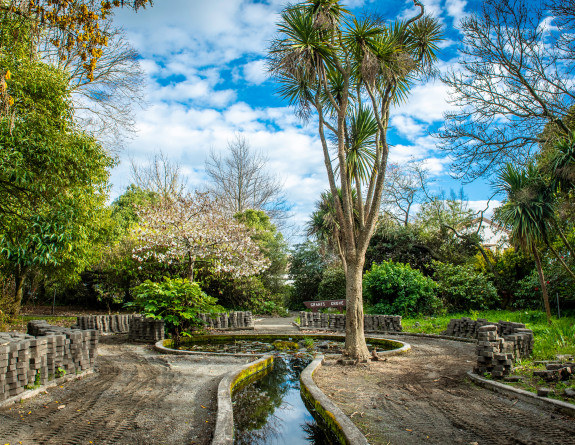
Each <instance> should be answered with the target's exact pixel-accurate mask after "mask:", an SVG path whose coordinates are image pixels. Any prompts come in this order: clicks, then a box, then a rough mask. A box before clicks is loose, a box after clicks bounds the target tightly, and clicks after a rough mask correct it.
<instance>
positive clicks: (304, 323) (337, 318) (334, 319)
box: [300, 312, 403, 332]
mask: <svg viewBox="0 0 575 445" xmlns="http://www.w3.org/2000/svg"><path fill="white" fill-rule="evenodd" d="M363 323H364V330H365V332H401V331H402V329H403V328H402V326H401V317H400V316H399V315H365V316H364V319H363ZM300 326H301V327H302V328H307V329H329V330H332V331H345V315H343V314H326V313H319V312H300Z"/></svg>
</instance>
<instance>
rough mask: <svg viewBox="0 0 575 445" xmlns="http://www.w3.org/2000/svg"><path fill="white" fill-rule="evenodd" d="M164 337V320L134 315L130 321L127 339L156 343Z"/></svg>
mask: <svg viewBox="0 0 575 445" xmlns="http://www.w3.org/2000/svg"><path fill="white" fill-rule="evenodd" d="M163 339H164V320H154V319H153V318H145V317H142V316H135V317H133V318H132V321H131V322H130V331H129V333H128V340H133V341H143V342H146V343H156V342H158V341H160V340H163Z"/></svg>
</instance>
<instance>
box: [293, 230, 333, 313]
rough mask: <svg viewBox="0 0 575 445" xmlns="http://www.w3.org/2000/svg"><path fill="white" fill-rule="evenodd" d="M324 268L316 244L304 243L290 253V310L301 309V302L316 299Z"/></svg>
mask: <svg viewBox="0 0 575 445" xmlns="http://www.w3.org/2000/svg"><path fill="white" fill-rule="evenodd" d="M325 268H326V264H325V261H324V259H323V257H322V255H321V253H320V251H319V247H318V246H317V244H315V243H313V242H311V241H306V242H305V243H303V244H297V245H296V246H295V248H294V249H293V250H292V252H291V260H290V268H289V277H290V279H291V280H292V281H293V286H292V292H291V295H290V301H289V307H290V309H303V302H304V301H309V300H315V299H317V295H318V292H319V285H320V283H321V280H322V278H323V271H324V269H325Z"/></svg>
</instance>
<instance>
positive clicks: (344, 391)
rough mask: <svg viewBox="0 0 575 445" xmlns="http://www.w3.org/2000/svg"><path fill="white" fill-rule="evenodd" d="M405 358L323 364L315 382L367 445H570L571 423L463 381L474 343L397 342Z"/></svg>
mask: <svg viewBox="0 0 575 445" xmlns="http://www.w3.org/2000/svg"><path fill="white" fill-rule="evenodd" d="M395 338H399V339H400V340H402V341H405V342H407V343H410V344H411V345H412V347H413V349H412V352H411V353H410V354H405V355H401V356H396V357H388V358H387V360H385V361H379V362H372V363H370V364H368V365H363V366H361V365H360V366H359V367H353V366H342V365H338V364H337V363H336V362H335V361H328V362H326V364H325V365H324V366H322V367H321V368H320V369H319V370H318V371H316V373H315V374H314V380H315V381H316V383H317V384H318V386H319V387H320V388H321V390H322V391H323V392H324V393H325V394H326V395H328V396H329V397H330V398H331V399H332V400H333V401H334V402H335V403H336V405H338V406H339V407H340V408H341V409H342V410H343V412H344V413H345V414H347V415H348V416H349V417H351V419H352V420H353V422H354V423H355V424H356V425H357V426H358V428H359V429H360V430H361V431H362V432H363V433H364V434H365V435H366V437H367V439H368V441H369V442H370V443H371V444H387V443H391V444H397V445H399V444H409V445H414V444H438V445H439V444H440V445H445V444H474V443H477V444H479V445H483V444H506V445H507V444H575V419H574V418H571V417H563V416H561V415H557V414H552V413H550V412H547V411H545V410H542V409H540V408H537V407H535V406H534V405H531V404H528V403H524V402H522V401H520V400H516V399H509V398H506V397H503V396H500V395H497V394H495V393H493V392H491V391H488V390H485V389H481V388H479V387H477V386H475V385H473V384H472V383H470V382H469V381H468V380H467V379H466V372H467V371H469V370H470V369H472V368H473V359H474V354H473V353H474V348H475V345H474V344H469V343H460V342H455V341H446V340H437V339H428V338H414V337H404V338H402V337H394V339H395Z"/></svg>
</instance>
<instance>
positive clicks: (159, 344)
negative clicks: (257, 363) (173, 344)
mask: <svg viewBox="0 0 575 445" xmlns="http://www.w3.org/2000/svg"><path fill="white" fill-rule="evenodd" d="M166 341H170V340H169V339H168V340H160V341H159V342H157V343H156V344H154V349H155V350H156V351H158V352H161V353H162V354H174V355H201V356H206V355H207V356H214V357H221V356H224V357H249V358H253V359H256V358H258V357H262V356H263V354H233V353H230V352H201V351H184V350H180V349H171V348H168V347H166V346H164V342H166Z"/></svg>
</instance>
